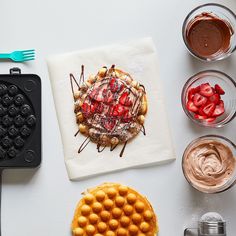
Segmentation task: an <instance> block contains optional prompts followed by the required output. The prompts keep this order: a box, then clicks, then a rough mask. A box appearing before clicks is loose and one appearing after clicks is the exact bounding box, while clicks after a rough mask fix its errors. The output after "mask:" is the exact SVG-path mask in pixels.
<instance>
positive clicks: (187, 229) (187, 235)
mask: <svg viewBox="0 0 236 236" xmlns="http://www.w3.org/2000/svg"><path fill="white" fill-rule="evenodd" d="M192 230H197V228H186V229H185V230H184V236H191V235H192V234H189V232H191V231H192ZM0 236H1V235H0Z"/></svg>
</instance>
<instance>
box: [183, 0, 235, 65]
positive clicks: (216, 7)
mask: <svg viewBox="0 0 236 236" xmlns="http://www.w3.org/2000/svg"><path fill="white" fill-rule="evenodd" d="M202 13H203V14H205V13H206V14H211V15H212V16H214V17H217V18H218V19H220V20H222V21H223V22H225V25H227V26H228V29H229V30H230V32H231V37H230V45H229V47H228V48H227V50H226V51H225V50H224V51H218V52H216V53H214V54H212V55H209V56H202V55H199V54H197V53H196V51H194V50H193V49H192V48H191V46H190V44H189V42H188V38H187V35H188V32H189V29H190V26H191V25H192V24H193V22H195V21H196V17H198V16H200V15H202ZM235 32H236V15H235V14H234V12H233V11H231V10H230V9H229V8H227V7H225V6H222V5H220V4H217V3H208V4H204V5H200V6H198V7H196V8H195V9H193V10H192V11H191V12H190V13H189V14H188V15H187V17H186V18H185V20H184V23H183V27H182V36H183V40H184V43H185V45H186V47H187V49H188V51H189V52H190V53H191V54H192V55H193V56H194V57H196V58H198V59H200V60H203V61H217V60H221V59H224V58H226V57H228V56H230V55H231V54H232V53H233V52H234V51H235V50H236V35H235ZM204 37H205V38H204ZM206 39H207V36H206V35H203V36H202V37H201V38H200V40H202V42H207V41H204V40H206Z"/></svg>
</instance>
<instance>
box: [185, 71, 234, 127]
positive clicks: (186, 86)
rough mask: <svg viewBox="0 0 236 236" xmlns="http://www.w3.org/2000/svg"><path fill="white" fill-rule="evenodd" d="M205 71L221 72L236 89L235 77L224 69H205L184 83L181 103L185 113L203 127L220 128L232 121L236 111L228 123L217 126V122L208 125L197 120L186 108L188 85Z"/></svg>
mask: <svg viewBox="0 0 236 236" xmlns="http://www.w3.org/2000/svg"><path fill="white" fill-rule="evenodd" d="M204 73H216V74H219V75H222V76H224V77H225V78H227V79H229V80H230V82H232V84H233V85H234V87H235V89H236V82H235V81H234V79H233V78H231V77H230V76H229V75H227V74H226V73H224V72H222V71H219V70H203V71H200V72H198V73H196V74H194V75H192V76H191V77H190V78H189V79H188V80H187V81H186V83H185V84H184V86H183V89H182V93H181V104H182V108H183V110H184V112H185V114H186V115H187V116H188V118H189V119H190V120H191V121H193V122H194V123H196V124H198V125H200V126H203V127H212V128H220V127H223V126H224V125H226V124H228V123H229V122H230V121H232V120H233V119H234V118H235V117H236V111H235V113H234V114H233V115H232V117H231V118H230V120H228V121H227V122H226V123H222V124H221V125H220V126H217V124H216V125H215V126H208V125H205V124H203V123H201V122H199V121H197V120H195V119H194V118H193V117H192V116H191V115H190V113H189V112H188V111H187V109H186V102H185V96H184V94H185V92H186V90H187V89H188V86H189V84H190V82H191V81H192V80H193V79H194V78H195V77H198V76H199V75H201V74H204Z"/></svg>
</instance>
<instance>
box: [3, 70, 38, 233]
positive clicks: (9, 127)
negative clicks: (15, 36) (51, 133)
mask: <svg viewBox="0 0 236 236" xmlns="http://www.w3.org/2000/svg"><path fill="white" fill-rule="evenodd" d="M40 163H41V80H40V78H39V77H38V76H37V75H34V74H21V70H20V69H19V68H12V69H10V74H0V180H1V177H2V171H3V169H8V168H35V167H37V166H39V165H40ZM0 185H2V181H1V182H0ZM0 190H1V187H0ZM0 194H1V191H0ZM0 204H1V196H0ZM0 210H1V209H0ZM0 222H1V221H0ZM0 236H1V224H0Z"/></svg>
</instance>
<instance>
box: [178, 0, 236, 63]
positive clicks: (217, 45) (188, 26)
mask: <svg viewBox="0 0 236 236" xmlns="http://www.w3.org/2000/svg"><path fill="white" fill-rule="evenodd" d="M235 30H236V15H235V14H234V12H233V11H231V10H230V9H229V8H227V7H225V6H222V5H220V4H216V3H209V4H204V5H201V6H198V7H197V8H195V9H193V10H192V11H191V12H190V13H189V14H188V15H187V17H186V18H185V21H184V23H183V27H182V35H183V39H184V42H185V45H186V47H187V48H188V51H189V52H190V53H191V54H192V55H193V56H195V57H196V58H198V59H201V60H203V61H217V60H221V59H224V58H226V57H228V56H230V55H231V54H232V53H233V52H234V51H235V50H236V35H235Z"/></svg>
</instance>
